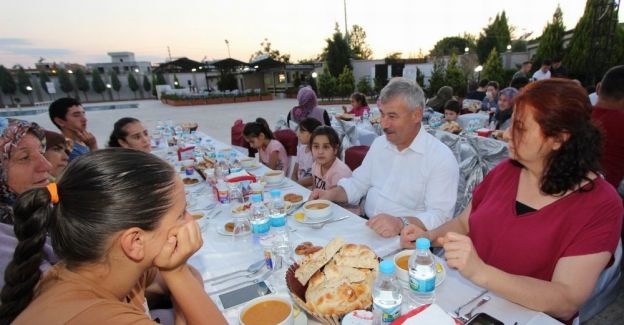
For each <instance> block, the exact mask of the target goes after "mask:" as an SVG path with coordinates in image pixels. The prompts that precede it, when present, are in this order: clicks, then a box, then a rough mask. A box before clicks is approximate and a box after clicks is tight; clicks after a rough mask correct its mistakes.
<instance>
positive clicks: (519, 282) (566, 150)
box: [401, 79, 624, 321]
mask: <svg viewBox="0 0 624 325" xmlns="http://www.w3.org/2000/svg"><path fill="white" fill-rule="evenodd" d="M515 103H516V104H515V111H514V114H513V116H512V125H511V127H510V128H509V129H507V131H505V134H504V137H505V138H506V139H507V140H508V141H509V152H510V159H509V160H505V161H503V162H501V163H500V164H499V165H498V166H496V167H495V168H494V169H493V170H492V171H490V173H489V174H488V175H487V176H486V178H485V179H484V180H483V182H482V183H481V184H479V186H477V188H476V189H475V191H474V195H473V198H472V201H471V203H470V204H469V205H468V207H467V208H466V210H464V212H462V213H461V214H460V215H459V216H458V217H456V218H455V219H453V220H451V221H449V222H447V223H445V224H443V225H441V226H440V227H438V228H435V229H432V230H429V231H427V232H423V231H422V230H419V229H418V228H416V227H413V226H407V227H406V228H405V229H404V230H403V232H402V234H401V245H402V246H404V247H413V246H414V245H413V243H412V242H413V241H414V240H415V239H416V238H418V237H428V238H429V239H430V240H431V241H432V243H434V245H438V246H443V247H444V249H445V257H446V259H447V262H448V265H449V266H450V267H452V268H455V269H457V270H459V272H460V273H461V274H462V275H463V276H464V277H466V278H467V279H469V280H470V281H472V282H473V283H475V284H476V285H478V286H480V287H483V288H485V289H488V290H490V291H492V292H493V293H495V294H497V295H499V296H501V297H504V298H506V299H508V300H510V301H512V302H515V303H517V304H520V305H523V306H525V307H527V308H530V309H534V310H539V311H543V312H545V313H547V314H550V315H552V316H554V317H557V318H559V319H561V320H564V321H567V320H570V319H572V318H574V317H575V315H576V314H577V312H578V310H579V309H580V307H581V305H583V303H584V302H585V301H586V300H587V299H588V298H589V297H590V294H591V293H592V290H593V289H594V286H595V285H596V280H597V279H598V277H599V275H600V273H601V272H602V271H603V270H604V269H605V267H607V266H608V264H610V263H611V260H612V256H613V253H614V252H615V249H616V247H617V245H618V241H619V235H620V233H619V232H620V229H621V226H622V215H623V214H624V208H623V207H622V200H621V199H620V198H619V196H618V194H617V193H616V192H615V190H614V189H613V187H612V186H610V185H609V184H608V183H607V182H606V181H605V180H604V179H602V178H601V177H599V176H598V172H599V170H600V165H599V163H598V162H599V158H600V142H601V136H600V132H599V130H598V129H597V128H596V127H595V126H594V125H593V124H592V123H591V120H590V116H591V106H590V104H589V101H588V100H587V95H586V92H585V90H584V89H583V88H581V87H579V86H578V85H576V84H575V83H574V82H572V81H569V80H564V79H550V80H543V81H538V82H535V83H532V84H530V85H528V86H527V87H525V88H524V89H523V90H522V91H521V92H520V93H519V94H518V96H516V98H515Z"/></svg>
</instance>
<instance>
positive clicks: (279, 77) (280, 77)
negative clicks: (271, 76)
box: [277, 73, 286, 82]
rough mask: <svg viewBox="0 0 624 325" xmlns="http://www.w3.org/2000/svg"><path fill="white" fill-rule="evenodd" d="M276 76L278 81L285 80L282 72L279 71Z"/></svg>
mask: <svg viewBox="0 0 624 325" xmlns="http://www.w3.org/2000/svg"><path fill="white" fill-rule="evenodd" d="M277 78H278V79H279V82H284V81H286V75H285V74H283V73H280V74H279V75H278V76H277Z"/></svg>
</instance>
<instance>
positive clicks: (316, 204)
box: [303, 200, 332, 220]
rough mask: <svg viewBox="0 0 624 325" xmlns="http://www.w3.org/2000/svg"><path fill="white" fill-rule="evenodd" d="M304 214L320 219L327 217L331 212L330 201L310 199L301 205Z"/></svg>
mask: <svg viewBox="0 0 624 325" xmlns="http://www.w3.org/2000/svg"><path fill="white" fill-rule="evenodd" d="M303 212H304V213H305V216H306V217H307V218H310V219H312V220H313V219H322V218H326V217H328V216H329V215H330V214H331V212H332V209H331V202H330V201H327V200H312V201H308V202H306V204H304V205H303Z"/></svg>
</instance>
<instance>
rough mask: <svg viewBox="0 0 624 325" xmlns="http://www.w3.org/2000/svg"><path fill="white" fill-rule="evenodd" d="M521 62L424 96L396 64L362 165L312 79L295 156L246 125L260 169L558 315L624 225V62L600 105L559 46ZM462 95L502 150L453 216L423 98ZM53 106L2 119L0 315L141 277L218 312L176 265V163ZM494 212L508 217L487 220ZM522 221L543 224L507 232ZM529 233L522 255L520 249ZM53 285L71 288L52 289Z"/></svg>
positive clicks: (66, 312) (136, 306)
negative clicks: (350, 156)
mask: <svg viewBox="0 0 624 325" xmlns="http://www.w3.org/2000/svg"><path fill="white" fill-rule="evenodd" d="M530 71H531V63H530V62H525V63H523V64H522V67H521V68H520V69H519V71H518V72H516V73H515V74H514V76H513V79H512V81H511V82H510V84H509V85H499V84H498V83H497V82H496V81H489V80H485V79H483V80H479V82H478V83H476V84H473V85H472V86H471V87H472V89H471V90H470V91H469V92H468V94H467V96H466V98H464V99H462V98H457V97H455V96H454V94H453V88H452V87H449V86H444V87H441V88H440V89H439V90H438V91H437V93H436V94H435V96H433V97H432V98H430V99H429V100H426V98H425V97H426V96H425V94H424V92H423V90H422V89H421V88H420V86H419V85H418V84H416V83H415V82H413V81H410V80H407V79H404V78H393V79H392V80H390V82H389V83H388V84H387V85H386V86H385V87H384V88H383V89H382V91H381V93H380V94H379V100H378V109H379V111H380V113H381V119H380V124H381V128H382V129H383V132H384V135H382V136H379V137H377V138H376V139H375V140H374V142H373V143H372V145H371V146H370V148H369V151H368V153H367V154H366V156H365V158H364V160H363V161H362V164H361V166H360V167H358V168H357V169H355V170H351V169H350V168H349V167H348V166H347V165H346V164H345V163H344V162H343V161H342V159H341V154H342V149H343V148H341V141H340V137H339V135H338V134H337V132H336V131H335V130H334V129H333V128H332V127H331V118H330V115H329V114H328V112H327V111H326V110H325V109H323V108H322V107H320V106H319V105H318V100H317V97H316V94H315V92H314V90H313V89H312V88H310V87H302V88H301V89H300V90H299V92H298V95H297V101H298V104H297V106H295V107H293V108H292V109H291V110H290V111H289V113H288V116H287V122H288V125H289V126H290V128H291V129H293V130H296V137H297V139H298V142H299V145H298V146H297V151H296V156H295V157H294V158H291V157H289V156H292V155H289V154H288V152H287V147H286V146H285V145H284V144H283V143H281V142H280V141H279V140H277V139H276V137H275V136H274V132H273V131H272V130H271V128H270V127H269V125H268V123H267V121H266V120H265V119H264V118H262V117H259V118H257V119H256V120H255V121H252V122H249V123H247V124H246V125H245V126H244V129H243V136H244V139H245V140H246V141H247V142H248V143H249V145H250V147H251V148H254V149H257V150H258V152H259V160H260V162H262V163H263V164H265V165H266V166H267V167H269V168H271V169H274V170H284V171H286V170H288V169H289V168H291V167H290V166H291V161H290V159H295V160H294V170H293V172H292V178H293V179H294V180H295V181H297V182H298V183H299V184H301V185H302V186H305V187H307V188H309V189H310V190H312V194H311V198H313V199H317V198H321V199H327V200H331V201H333V202H337V203H340V204H343V205H345V206H350V207H359V205H360V204H362V206H361V210H359V209H358V211H359V214H361V215H362V217H364V218H366V219H368V221H367V224H368V226H369V227H370V228H371V229H372V230H374V231H375V232H376V233H377V234H378V235H379V236H382V237H395V236H400V238H401V244H402V245H403V246H404V247H413V245H414V244H413V242H414V240H415V239H416V238H418V237H421V236H425V237H428V238H430V239H431V241H432V243H435V244H436V245H438V246H442V247H444V248H445V251H446V256H447V259H448V263H449V265H450V266H451V267H454V268H457V269H458V270H459V271H460V272H461V273H462V274H463V275H464V276H465V277H466V278H468V279H469V280H471V281H473V282H474V283H476V284H478V285H480V286H483V287H485V288H487V289H489V290H491V291H492V292H494V293H496V294H498V295H500V296H502V297H505V298H506V299H508V300H510V301H512V302H516V303H519V304H522V305H524V306H527V307H529V308H532V309H536V310H542V311H545V312H547V313H549V314H551V315H554V316H556V317H558V318H560V319H562V320H569V319H570V318H572V317H574V315H576V313H577V312H578V310H579V308H580V306H581V305H582V304H583V303H584V302H585V301H586V300H587V299H588V298H589V295H590V293H591V291H592V290H593V288H594V285H595V283H596V279H597V278H598V276H599V275H600V272H601V271H602V270H603V269H605V267H607V266H608V265H609V263H610V260H611V259H612V256H613V253H614V251H615V248H616V246H617V242H618V240H619V238H620V237H622V238H624V228H623V227H622V216H623V214H624V208H623V207H622V198H621V197H619V196H618V195H617V192H616V188H617V187H618V186H620V187H622V186H623V185H622V183H623V180H624V132H622V130H621V129H622V125H624V66H616V67H613V68H611V69H610V70H609V71H608V72H607V73H606V74H605V75H604V77H603V78H602V80H601V82H600V83H599V84H598V85H597V87H596V97H597V99H596V103H595V105H594V106H593V107H592V105H591V104H590V99H589V97H588V94H587V92H586V91H585V89H583V88H582V87H581V86H580V85H579V84H578V83H577V82H574V81H572V80H568V79H566V77H567V75H566V73H567V72H566V69H565V68H564V67H562V66H561V60H560V59H558V58H556V59H554V60H552V62H551V61H549V60H546V61H544V62H542V63H541V66H540V69H538V70H537V71H535V73H533V75H532V76H530V77H529V73H530ZM501 88H502V89H501ZM464 100H473V101H477V102H480V105H479V106H478V110H479V111H485V112H487V113H489V114H490V116H491V117H490V121H491V122H492V123H493V125H494V127H495V128H496V129H500V130H501V131H504V136H503V140H505V141H507V142H508V147H509V151H510V157H509V159H507V160H504V161H502V162H501V163H500V164H499V165H498V166H497V167H495V168H494V169H493V170H492V171H491V173H490V174H488V175H487V176H486V178H485V179H484V180H483V182H482V183H481V184H480V185H479V186H478V187H477V188H476V189H475V192H474V196H473V199H472V201H471V203H470V204H469V206H468V207H467V208H466V210H464V212H462V213H461V214H460V215H459V216H455V215H454V207H455V202H456V193H457V187H458V182H459V166H458V162H457V161H456V158H455V157H454V155H453V153H452V152H451V151H450V149H449V148H448V147H447V146H446V145H444V144H443V143H442V142H441V141H439V140H438V139H436V138H435V137H434V136H432V135H431V134H429V133H428V132H427V131H426V130H425V129H424V128H423V127H422V124H423V123H422V122H423V116H424V112H425V110H428V109H430V110H433V111H436V112H438V113H440V114H443V115H444V119H446V121H448V122H453V121H456V120H457V119H458V117H459V116H461V115H462V114H466V113H475V112H474V111H467V110H466V108H465V107H464V106H463V103H462V101H464ZM351 104H352V107H351V109H348V110H347V111H346V112H347V113H349V114H353V115H354V116H356V117H360V116H363V115H364V114H367V113H370V112H371V108H370V107H369V105H368V102H367V98H366V96H364V95H362V94H359V93H355V94H353V95H352V96H351ZM49 115H50V119H51V121H52V122H53V123H54V125H56V126H57V127H58V129H59V131H60V133H59V132H55V131H52V130H44V129H43V128H41V127H40V126H39V125H37V124H36V123H32V122H27V121H21V120H16V119H7V118H0V167H1V168H0V181H1V183H0V195H1V197H0V285H1V286H3V289H2V294H1V295H0V296H1V299H2V304H1V305H0V322H1V323H8V322H11V321H13V320H15V321H16V323H33V322H36V320H37V319H40V317H46V319H58V320H61V321H67V319H68V317H75V318H74V321H75V320H78V321H84V322H91V321H97V320H100V319H107V320H113V322H115V321H119V322H128V321H140V320H145V319H147V318H146V317H147V315H146V313H145V310H144V308H143V305H142V303H143V302H144V299H143V297H144V296H145V294H146V290H148V287H149V286H150V284H151V283H157V284H158V288H157V290H156V291H158V292H160V293H162V292H169V294H170V295H172V296H173V297H174V298H175V299H174V302H175V306H174V307H175V308H176V311H177V312H178V314H176V315H177V316H178V317H185V318H186V319H187V320H191V319H211V320H214V321H215V322H217V323H223V322H225V320H224V319H223V316H222V314H221V313H220V312H219V311H218V310H217V308H216V307H215V305H214V304H213V303H212V302H211V301H210V298H209V297H208V296H207V295H206V294H205V293H204V291H203V285H202V283H201V281H200V280H201V279H198V276H197V274H196V273H195V271H194V270H193V269H192V267H190V266H188V265H187V264H186V260H187V259H188V258H189V257H190V256H191V255H192V254H193V253H194V252H195V251H197V250H198V249H199V248H200V247H201V245H202V241H201V233H200V230H199V228H198V226H197V224H196V223H195V222H193V221H192V218H190V215H189V214H188V212H187V211H186V207H185V205H184V202H185V199H184V189H183V185H182V182H181V180H180V179H179V177H177V174H176V172H175V171H174V170H173V168H172V167H171V166H170V165H168V164H167V163H166V162H164V161H162V160H160V159H159V158H157V157H156V156H154V155H151V154H150V152H151V148H152V141H151V139H150V135H149V132H148V130H147V128H146V127H145V125H144V124H143V123H142V122H141V121H139V120H138V119H136V118H132V117H126V118H122V119H120V120H118V121H117V122H116V123H114V125H113V126H112V128H113V130H112V132H111V134H110V139H109V141H108V144H107V147H109V148H107V149H101V148H99V146H98V143H97V141H96V139H95V136H94V135H93V134H92V133H91V132H89V131H88V129H87V121H88V120H87V117H86V114H85V110H84V108H83V107H82V105H81V104H80V102H78V101H76V100H75V99H72V98H61V99H58V100H56V101H54V102H53V103H52V104H51V105H50V107H49ZM122 174H123V175H124V176H123V177H118V176H119V175H122ZM510 182H511V183H510ZM503 212H504V213H503ZM525 221H526V222H525ZM501 222H504V223H505V224H506V225H507V226H506V227H503V228H501V227H499V226H496V227H495V226H494V225H499V224H500V223H501ZM529 234H530V235H531V236H533V237H537V238H538V239H536V240H534V241H530V243H529V242H526V241H525V242H524V244H522V245H518V244H516V243H514V242H513V241H514V240H515V239H521V238H526V237H527V236H529ZM553 238H557V239H558V240H557V244H556V245H553V241H552V239H553ZM526 245H528V246H526ZM493 247H497V249H496V250H494V249H492V248H493ZM527 247H529V248H527ZM527 249H528V250H530V251H531V252H532V253H534V255H532V257H531V258H532V260H531V262H530V263H526V261H527V259H525V258H518V256H524V255H522V254H524V253H523V252H524V251H526V250H527ZM510 257H512V258H510ZM103 261H107V262H103ZM109 262H110V263H112V264H107V263H109ZM46 271H47V272H46ZM44 272H45V274H44ZM484 274H487V275H488V276H487V277H488V278H487V281H486V280H485V279H484V277H483V275H484ZM35 287H37V288H38V291H37V292H36V294H35V293H34V291H33V290H34V289H35ZM105 288H113V289H110V290H108V289H105ZM61 294H66V295H67V297H69V298H68V299H70V300H71V301H72V302H71V303H65V304H58V303H57V302H55V297H57V296H58V295H61ZM33 295H34V296H33ZM123 297H127V299H126V300H124V299H121V298H123ZM83 301H87V302H93V303H92V304H86V303H82V302H83ZM56 308H58V309H56Z"/></svg>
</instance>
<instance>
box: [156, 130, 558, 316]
mask: <svg viewBox="0 0 624 325" xmlns="http://www.w3.org/2000/svg"><path fill="white" fill-rule="evenodd" d="M197 135H198V136H199V137H200V139H201V140H200V141H201V145H205V144H207V143H210V144H212V145H213V146H214V147H215V148H216V149H217V150H228V149H230V150H234V149H233V148H232V147H231V146H230V145H227V144H225V143H222V142H220V141H217V140H216V139H213V138H211V137H210V136H209V135H206V134H204V133H201V132H197ZM155 153H156V154H158V155H159V156H161V157H162V158H164V159H168V160H169V161H170V162H171V163H172V164H174V165H175V166H176V167H177V168H179V167H180V163H179V162H177V161H176V157H175V150H174V149H172V148H164V147H161V148H160V149H158V150H157V152H155ZM238 155H239V157H241V158H242V157H243V156H244V155H243V154H242V153H238ZM268 170H269V169H268V168H267V167H266V166H264V165H261V164H259V163H257V165H256V167H255V168H254V169H251V170H248V172H249V173H250V174H254V175H258V176H260V175H263V174H264V173H265V172H266V171H268ZM182 177H184V176H182ZM272 189H279V190H280V191H281V192H282V194H286V193H296V194H299V195H302V196H303V197H304V199H307V197H308V196H309V194H310V191H309V190H308V189H306V188H304V187H302V186H300V185H299V184H297V183H296V182H293V181H292V180H290V179H286V180H284V181H283V182H282V183H280V184H279V185H277V186H271V187H269V186H265V191H270V190H272ZM264 195H265V197H268V196H269V195H270V194H269V193H268V192H266V193H265V194H264ZM187 200H188V204H189V207H188V210H189V211H202V212H203V213H204V214H205V216H204V217H203V218H202V219H199V220H198V223H199V225H200V226H201V229H202V236H203V242H204V243H203V246H202V247H201V249H200V250H199V251H197V252H196V253H195V254H194V255H193V256H192V257H191V258H190V260H189V263H190V264H191V265H193V266H194V267H195V268H196V269H197V270H198V271H199V272H200V273H201V275H202V277H203V279H204V280H206V279H210V278H213V277H216V276H219V275H222V274H226V273H229V272H233V271H237V270H243V269H246V268H247V267H248V266H249V265H250V264H251V263H253V262H255V261H258V260H261V259H262V258H263V256H262V254H261V253H260V252H259V250H258V249H247V250H240V249H235V248H233V247H235V246H234V245H233V240H232V237H231V236H227V235H224V234H223V231H220V229H222V227H223V226H224V224H225V223H226V222H229V221H232V212H231V209H232V206H231V205H230V204H220V203H218V201H217V200H216V198H215V195H214V193H213V190H212V187H211V186H210V185H209V184H207V183H205V182H202V183H200V184H198V185H195V186H189V187H188V188H187ZM332 213H333V218H335V219H337V218H340V217H346V219H343V220H341V221H336V222H333V223H329V224H327V225H325V226H324V227H322V228H321V229H316V228H312V227H310V226H309V225H306V224H302V223H300V222H298V221H296V220H295V219H294V218H293V215H292V213H291V214H290V215H289V216H288V220H287V225H288V227H289V229H290V240H291V242H292V243H293V245H294V246H296V245H297V244H299V243H301V242H304V241H309V242H312V243H313V244H315V245H320V246H323V245H325V244H327V243H328V242H329V241H330V240H331V239H333V238H335V237H337V236H341V237H343V238H344V240H345V242H347V243H356V244H365V245H368V246H369V247H370V248H372V249H373V250H374V251H375V253H376V254H377V256H379V257H382V258H384V259H385V258H390V259H391V258H392V257H393V256H394V254H396V253H398V252H400V251H401V248H400V246H399V238H398V237H393V238H383V237H381V236H379V235H377V234H376V233H375V232H374V231H373V230H371V229H370V228H369V227H368V226H367V225H366V220H364V219H362V218H361V217H359V216H357V215H355V214H353V213H352V212H350V211H349V210H347V209H344V208H343V207H341V206H340V205H337V204H333V205H332ZM440 261H441V262H442V264H443V265H444V268H445V272H446V277H445V279H444V281H442V282H441V283H440V285H439V286H438V287H437V288H436V291H435V294H436V299H435V303H436V304H438V305H439V306H440V307H441V308H442V309H443V310H445V311H447V312H451V311H453V310H455V308H457V307H458V306H460V305H463V304H465V303H466V302H468V301H470V300H471V299H472V298H474V297H476V296H478V295H479V294H480V293H482V291H483V289H482V288H479V287H478V286H476V285H474V284H472V283H471V282H470V281H468V280H467V279H465V278H463V277H462V275H461V274H460V273H459V272H458V271H456V270H454V269H451V268H449V267H448V266H447V265H446V264H445V262H444V260H443V259H440ZM265 272H270V271H268V270H266V271H265V270H262V271H260V272H258V273H257V274H256V275H255V276H254V277H252V279H254V278H259V277H262V278H264V277H266V275H265ZM278 274H279V273H278ZM282 274H283V273H282ZM267 275H268V273H267ZM246 280H249V279H248V278H237V279H236V280H232V281H228V282H226V283H223V284H220V285H212V284H211V283H205V285H204V286H205V290H206V292H208V293H211V292H215V291H218V290H220V289H223V288H225V287H232V286H233V285H234V286H235V285H237V284H239V283H240V285H241V287H243V286H245V283H243V282H244V281H246ZM266 281H267V282H269V283H270V284H271V286H272V287H273V289H274V290H275V291H276V292H275V294H277V295H281V296H286V297H288V295H289V294H288V288H287V287H286V285H285V281H284V279H283V278H282V277H276V276H273V275H271V276H268V277H267V278H266ZM232 290H234V289H232ZM488 295H489V296H490V297H491V300H490V301H489V302H488V303H487V304H484V305H483V306H482V307H480V308H478V309H477V312H485V313H487V314H489V315H491V316H493V317H495V318H497V319H499V320H501V321H502V322H503V323H505V324H560V322H558V321H557V320H555V319H554V318H552V317H550V316H548V315H546V314H544V313H541V312H537V311H533V310H530V309H527V308H525V307H523V306H520V305H518V304H515V303H512V302H510V301H508V300H506V299H504V298H502V297H499V296H497V295H496V294H494V293H491V292H490V293H488ZM211 298H212V299H213V301H215V303H217V305H218V306H219V307H220V308H221V310H222V311H223V314H224V316H225V317H226V319H227V320H228V322H229V323H230V324H238V315H239V313H240V310H241V308H242V307H241V306H237V307H232V308H229V309H225V310H224V309H223V307H222V306H221V305H220V302H219V299H217V298H218V295H217V294H214V295H211ZM475 304H476V302H475V303H473V304H472V305H470V304H469V305H468V306H466V307H465V308H463V309H462V311H463V312H464V311H467V310H469V309H470V308H472V307H473V306H474V305H475ZM302 317H303V318H302ZM306 323H307V324H318V322H317V321H316V320H314V319H313V318H312V317H311V316H307V320H306V319H305V313H302V315H301V316H299V318H298V320H296V321H295V324H306Z"/></svg>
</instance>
